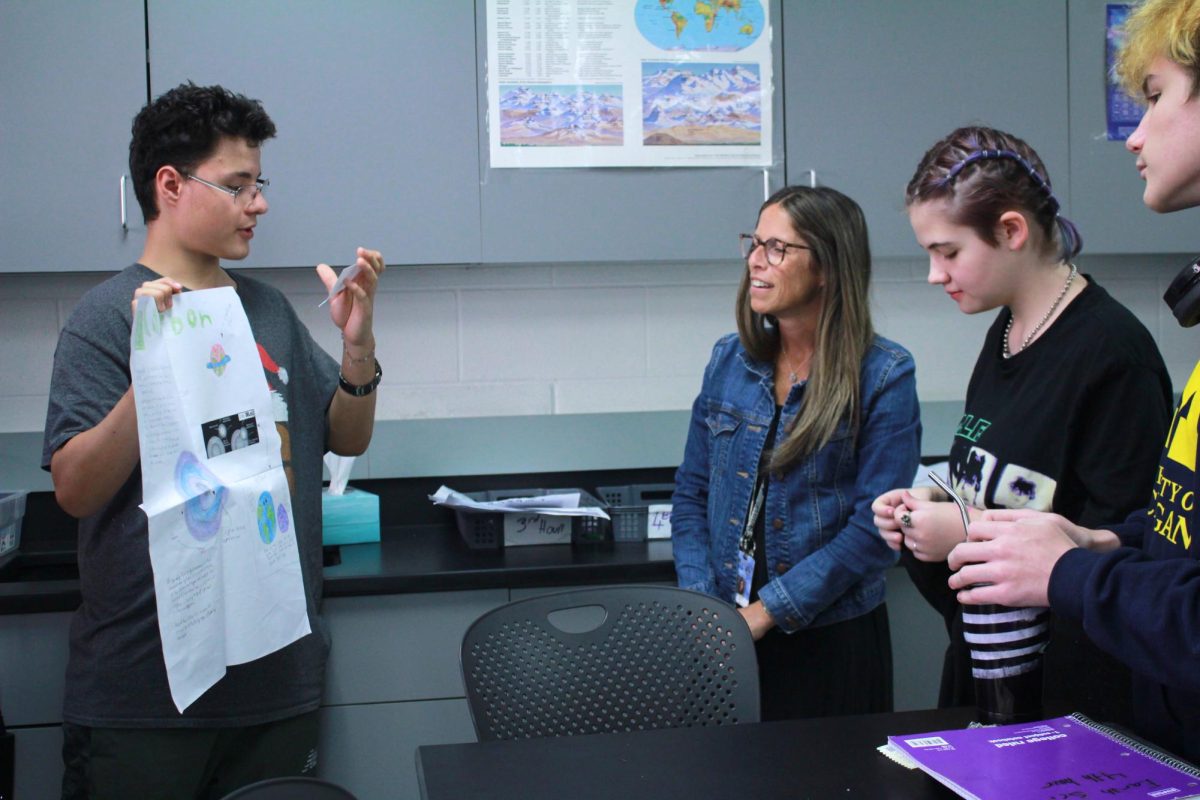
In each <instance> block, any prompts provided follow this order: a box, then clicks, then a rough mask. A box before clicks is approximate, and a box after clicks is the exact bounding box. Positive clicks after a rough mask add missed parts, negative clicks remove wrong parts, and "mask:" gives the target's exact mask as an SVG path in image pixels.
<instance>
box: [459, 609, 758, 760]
mask: <svg viewBox="0 0 1200 800" xmlns="http://www.w3.org/2000/svg"><path fill="white" fill-rule="evenodd" d="M462 670H463V680H464V682H465V684H466V689H467V702H468V705H469V707H470V710H471V720H472V722H474V724H475V733H476V735H477V736H478V737H479V740H480V741H486V740H491V739H522V738H534V737H543V736H571V735H576V734H585V733H604V732H613V731H632V730H647V729H652V728H680V727H694V726H700V725H737V724H739V723H747V722H758V720H759V697H758V661H757V659H756V657H755V655H754V640H753V637H752V636H751V635H750V629H749V628H748V627H747V626H746V623H745V621H744V620H743V619H742V617H741V615H740V614H738V612H737V609H735V608H734V607H733V606H731V605H729V604H728V603H725V602H722V601H720V600H717V599H715V598H713V597H710V596H708V595H705V594H700V593H698V592H692V591H688V590H686V589H673V588H669V587H663V586H613V587H607V588H599V589H583V590H579V591H571V592H562V593H558V594H552V595H546V596H543V597H534V598H530V599H528V600H518V601H516V602H512V603H508V604H507V605H504V606H501V607H500V608H497V609H495V610H493V611H490V612H488V613H487V614H484V615H483V616H482V617H480V618H479V619H477V620H476V621H475V622H474V623H473V624H472V625H471V627H470V628H468V629H467V632H466V635H465V636H464V637H463V644H462Z"/></svg>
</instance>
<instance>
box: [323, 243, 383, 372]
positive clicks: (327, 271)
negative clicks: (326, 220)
mask: <svg viewBox="0 0 1200 800" xmlns="http://www.w3.org/2000/svg"><path fill="white" fill-rule="evenodd" d="M355 255H356V256H357V257H356V259H355V263H356V264H358V266H359V270H358V274H357V275H355V276H354V277H353V278H351V279H350V280H349V281H347V282H346V284H345V286H344V288H343V289H342V291H340V292H338V293H337V294H336V295H335V296H334V297H333V298H332V299H331V300H330V301H329V317H330V319H332V320H333V324H334V325H336V326H337V327H338V329H339V330H340V331H341V332H342V340H343V341H344V342H345V343H346V346H347V347H348V348H359V349H367V350H371V349H374V333H373V327H372V326H373V324H374V311H375V289H376V288H377V287H378V285H379V276H380V274H381V273H382V272H383V270H384V269H385V267H384V263H383V256H382V255H380V253H379V251H378V250H368V249H366V248H365V247H360V248H358V250H357V251H356V252H355ZM350 266H352V265H347V269H349V267H350ZM317 275H319V276H320V278H321V282H322V283H324V284H325V291H326V292H329V291H330V290H331V289H332V288H333V284H334V283H336V282H337V273H335V272H334V271H333V268H332V267H330V266H329V265H328V264H318V265H317Z"/></svg>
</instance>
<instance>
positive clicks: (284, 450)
mask: <svg viewBox="0 0 1200 800" xmlns="http://www.w3.org/2000/svg"><path fill="white" fill-rule="evenodd" d="M256 344H258V358H259V360H260V361H262V365H263V369H264V370H265V371H266V378H267V387H268V388H269V389H270V390H271V413H273V414H274V415H275V429H276V430H277V431H279V457H280V459H282V460H283V472H284V474H285V475H287V481H288V491H290V492H291V493H292V497H295V496H296V478H295V476H294V475H293V474H292V439H291V436H290V435H289V434H288V405H287V399H286V398H285V397H284V395H283V391H284V389H283V387H285V386H287V383H288V372H287V370H286V369H285V368H283V367H281V366H280V365H279V364H277V363H276V362H275V359H273V358H271V354H270V353H268V352H267V348H265V347H263V346H262V343H261V342H256Z"/></svg>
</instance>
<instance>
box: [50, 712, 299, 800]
mask: <svg viewBox="0 0 1200 800" xmlns="http://www.w3.org/2000/svg"><path fill="white" fill-rule="evenodd" d="M317 714H318V712H316V711H312V712H309V713H307V714H302V715H300V716H298V717H291V718H289V719H283V720H279V721H278V722H269V723H266V724H264V725H252V726H248V727H244V728H87V727H83V726H81V725H72V724H70V723H64V724H63V761H64V762H65V765H66V771H65V772H64V774H63V793H62V796H63V800H109V799H110V798H112V800H118V799H119V800H130V799H131V798H154V799H155V800H176V799H178V800H210V799H215V798H220V797H224V796H225V795H227V794H229V793H230V792H231V791H233V790H234V789H236V788H238V787H241V786H245V785H246V784H249V783H254V782H255V781H260V780H265V779H267V778H281V777H285V776H290V775H314V774H315V773H316V769H317V723H318V720H317Z"/></svg>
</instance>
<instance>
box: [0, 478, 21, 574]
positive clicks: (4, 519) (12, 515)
mask: <svg viewBox="0 0 1200 800" xmlns="http://www.w3.org/2000/svg"><path fill="white" fill-rule="evenodd" d="M26 494H27V492H0V558H4V557H5V556H7V555H8V554H9V553H15V552H16V551H17V548H18V547H19V546H20V544H21V519H22V518H23V517H24V516H25V495H26Z"/></svg>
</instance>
